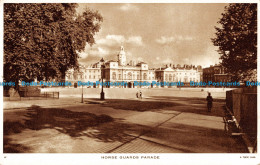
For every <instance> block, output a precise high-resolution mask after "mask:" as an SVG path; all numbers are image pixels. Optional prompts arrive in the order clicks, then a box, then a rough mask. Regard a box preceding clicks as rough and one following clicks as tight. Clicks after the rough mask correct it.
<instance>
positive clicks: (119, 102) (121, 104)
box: [102, 99, 181, 112]
mask: <svg viewBox="0 0 260 165" xmlns="http://www.w3.org/2000/svg"><path fill="white" fill-rule="evenodd" d="M102 105H103V106H105V107H112V108H114V109H120V110H131V111H140V112H143V111H150V110H156V109H162V108H167V107H174V106H178V105H181V104H179V103H172V102H162V101H146V100H127V99H109V100H106V102H105V103H102Z"/></svg>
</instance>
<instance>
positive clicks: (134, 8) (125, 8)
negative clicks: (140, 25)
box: [119, 3, 139, 11]
mask: <svg viewBox="0 0 260 165" xmlns="http://www.w3.org/2000/svg"><path fill="white" fill-rule="evenodd" d="M119 9H120V10H122V11H138V10H139V8H138V7H137V6H134V5H133V4H129V3H127V4H123V5H122V6H120V7H119Z"/></svg>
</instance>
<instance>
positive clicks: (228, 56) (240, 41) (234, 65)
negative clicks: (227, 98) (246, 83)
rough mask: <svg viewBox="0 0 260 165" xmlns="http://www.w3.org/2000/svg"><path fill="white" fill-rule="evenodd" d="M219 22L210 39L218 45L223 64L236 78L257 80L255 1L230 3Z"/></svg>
mask: <svg viewBox="0 0 260 165" xmlns="http://www.w3.org/2000/svg"><path fill="white" fill-rule="evenodd" d="M218 24H220V25H221V26H220V27H215V29H216V38H213V39H212V41H213V44H214V45H215V46H218V47H219V50H218V51H219V53H220V54H221V57H220V59H221V60H222V65H223V66H224V67H225V68H227V71H228V72H229V73H231V74H232V75H233V76H234V77H233V78H234V79H235V80H246V79H247V80H248V79H252V76H254V78H253V79H256V69H257V4H249V3H246V4H241V3H240V4H239V3H237V4H230V5H229V6H227V7H225V12H224V13H222V18H220V20H219V21H218Z"/></svg>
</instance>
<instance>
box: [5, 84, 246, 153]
mask: <svg viewBox="0 0 260 165" xmlns="http://www.w3.org/2000/svg"><path fill="white" fill-rule="evenodd" d="M76 90H78V92H74V93H73V92H72V94H71V95H69V94H66V92H63V93H62V91H60V92H61V97H60V98H59V99H35V100H34V99H30V100H20V101H12V100H10V101H4V153H246V152H247V151H246V148H245V146H244V145H243V143H242V141H241V139H239V138H235V137H231V136H229V135H228V134H227V133H226V132H225V131H224V123H223V115H224V107H225V89H217V90H215V89H205V90H201V89H196V90H188V89H144V90H143V89H142V93H143V96H142V99H141V98H136V95H135V93H136V92H137V91H138V89H132V90H125V89H105V94H106V100H104V101H100V100H99V99H98V96H99V92H97V93H96V94H95V92H93V91H92V92H90V90H96V91H100V90H99V89H90V90H89V91H87V90H88V89H84V91H83V94H84V99H83V103H81V97H80V96H81V95H80V91H81V89H80V88H78V89H76ZM221 90H222V91H221ZM208 91H210V92H211V93H212V96H213V99H214V102H213V109H212V112H207V106H206V96H207V92H208ZM68 93H69V92H68ZM66 96H67V97H66ZM123 96H125V97H123ZM116 97H118V98H116Z"/></svg>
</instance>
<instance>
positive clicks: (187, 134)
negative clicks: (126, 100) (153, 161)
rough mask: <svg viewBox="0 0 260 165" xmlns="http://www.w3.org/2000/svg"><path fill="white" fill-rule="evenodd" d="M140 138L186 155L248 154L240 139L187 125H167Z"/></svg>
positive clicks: (220, 132)
mask: <svg viewBox="0 0 260 165" xmlns="http://www.w3.org/2000/svg"><path fill="white" fill-rule="evenodd" d="M142 137H143V138H144V139H148V140H152V141H158V143H162V144H165V145H168V146H169V147H172V148H175V149H178V150H180V151H183V152H186V153H187V151H188V152H190V153H248V151H247V150H246V146H245V144H244V142H243V140H242V138H241V137H233V138H232V137H230V136H229V135H228V134H226V133H225V131H223V130H221V129H213V128H207V127H201V126H193V125H188V124H187V125H186V124H179V123H168V124H167V125H163V126H162V127H156V128H154V129H151V130H150V131H147V132H146V133H145V135H144V136H142ZM154 139H157V140H154Z"/></svg>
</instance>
